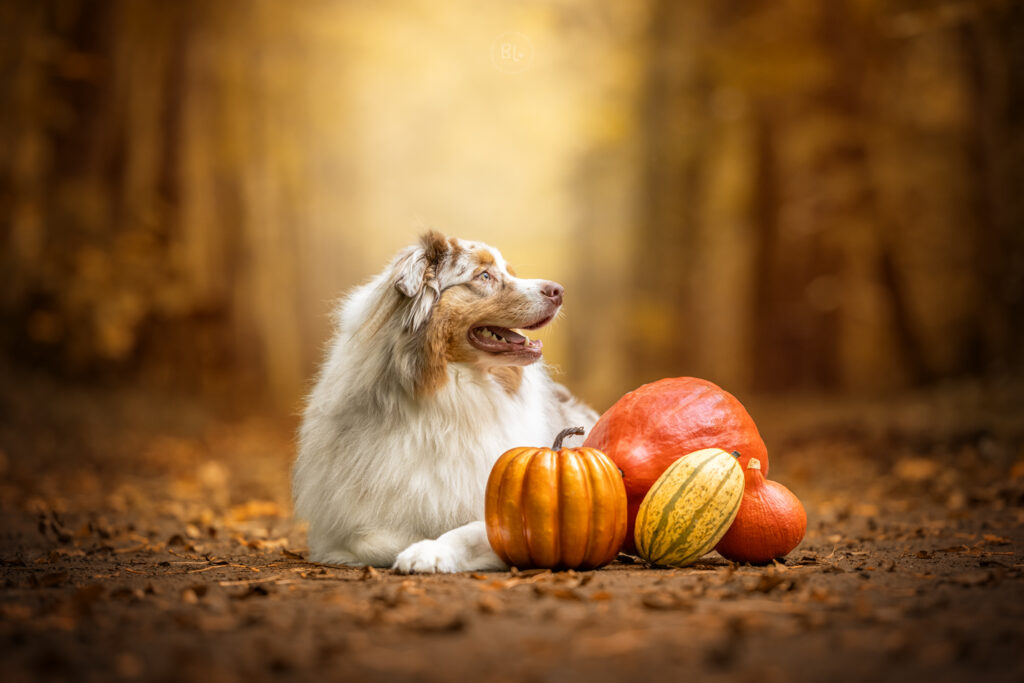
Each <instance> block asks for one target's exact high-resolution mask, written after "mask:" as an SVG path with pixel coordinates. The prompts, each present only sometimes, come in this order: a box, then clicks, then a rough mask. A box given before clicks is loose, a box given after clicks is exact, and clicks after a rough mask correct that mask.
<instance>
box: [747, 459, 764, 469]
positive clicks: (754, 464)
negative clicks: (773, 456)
mask: <svg viewBox="0 0 1024 683" xmlns="http://www.w3.org/2000/svg"><path fill="white" fill-rule="evenodd" d="M747 469H748V470H759V469H761V461H760V460H758V459H757V458H751V459H750V460H748V461H747Z"/></svg>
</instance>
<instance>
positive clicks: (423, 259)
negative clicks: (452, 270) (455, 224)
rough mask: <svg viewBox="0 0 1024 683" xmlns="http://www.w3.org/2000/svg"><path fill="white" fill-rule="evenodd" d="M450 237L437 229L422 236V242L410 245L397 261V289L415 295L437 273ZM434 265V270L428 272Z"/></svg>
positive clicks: (446, 251) (408, 294)
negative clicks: (413, 245)
mask: <svg viewBox="0 0 1024 683" xmlns="http://www.w3.org/2000/svg"><path fill="white" fill-rule="evenodd" d="M448 248H449V247H448V238H446V237H445V236H444V235H442V234H441V233H439V232H437V231H436V230H431V231H429V232H426V233H424V234H423V235H422V236H420V244H419V246H417V247H410V248H409V249H407V250H406V251H405V253H404V254H402V256H400V257H399V259H398V261H397V262H396V263H395V289H397V290H398V291H399V292H401V293H402V294H404V295H406V296H407V297H410V298H412V297H415V296H416V295H418V294H419V293H420V292H421V291H422V290H423V287H424V286H425V285H426V283H427V280H428V279H429V278H432V277H436V275H437V266H438V265H439V263H440V262H441V260H442V259H443V258H444V257H445V255H446V254H447V253H448ZM431 266H433V272H429V273H428V272H427V271H428V269H429V268H431Z"/></svg>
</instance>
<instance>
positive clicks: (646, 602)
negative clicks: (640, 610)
mask: <svg viewBox="0 0 1024 683" xmlns="http://www.w3.org/2000/svg"><path fill="white" fill-rule="evenodd" d="M640 604H642V605H643V606H644V607H646V608H647V609H653V610H662V611H668V610H683V611H687V612H689V611H692V610H693V601H692V600H690V599H689V598H687V597H685V596H683V595H680V594H679V593H675V592H671V593H669V592H666V593H648V594H647V595H645V596H644V597H643V598H642V599H641V600H640Z"/></svg>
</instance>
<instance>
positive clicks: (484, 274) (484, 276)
mask: <svg viewBox="0 0 1024 683" xmlns="http://www.w3.org/2000/svg"><path fill="white" fill-rule="evenodd" d="M477 277H478V278H480V279H481V280H490V279H491V274H490V273H488V272H487V271H486V270H485V271H484V272H482V273H480V274H479V275H477Z"/></svg>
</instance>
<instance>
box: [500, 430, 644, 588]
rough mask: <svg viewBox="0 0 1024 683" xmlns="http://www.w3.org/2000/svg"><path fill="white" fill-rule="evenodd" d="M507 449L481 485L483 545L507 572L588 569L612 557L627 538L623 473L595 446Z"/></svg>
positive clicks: (613, 557) (560, 439)
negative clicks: (483, 492)
mask: <svg viewBox="0 0 1024 683" xmlns="http://www.w3.org/2000/svg"><path fill="white" fill-rule="evenodd" d="M582 433H583V428H582V427H579V428H576V429H566V430H564V431H562V433H560V434H559V435H558V437H557V438H556V439H555V445H554V447H553V448H513V449H512V450H509V451H506V452H505V453H504V454H503V455H502V456H501V457H500V458H498V461H497V462H496V463H495V464H494V468H493V469H492V470H491V475H490V477H489V478H488V480H487V492H486V498H485V503H484V504H485V510H484V518H485V522H486V525H487V539H488V540H489V541H490V542H491V547H492V548H493V549H494V552H495V553H497V555H498V557H500V558H501V559H502V560H503V561H504V562H505V563H506V564H509V565H511V566H513V567H520V568H525V567H546V568H552V569H594V568H596V567H600V566H601V565H603V564H607V563H608V562H611V561H612V560H614V559H615V556H616V555H617V554H618V552H619V547H620V546H621V545H622V539H623V538H624V537H625V535H626V490H625V488H624V487H623V485H622V474H621V473H620V472H619V470H618V468H617V467H615V465H614V464H613V463H612V461H611V460H609V459H608V458H607V457H606V456H605V455H604V454H603V453H601V452H600V451H598V450H596V449H593V448H561V444H562V439H563V438H565V437H566V436H567V435H569V434H582Z"/></svg>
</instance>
